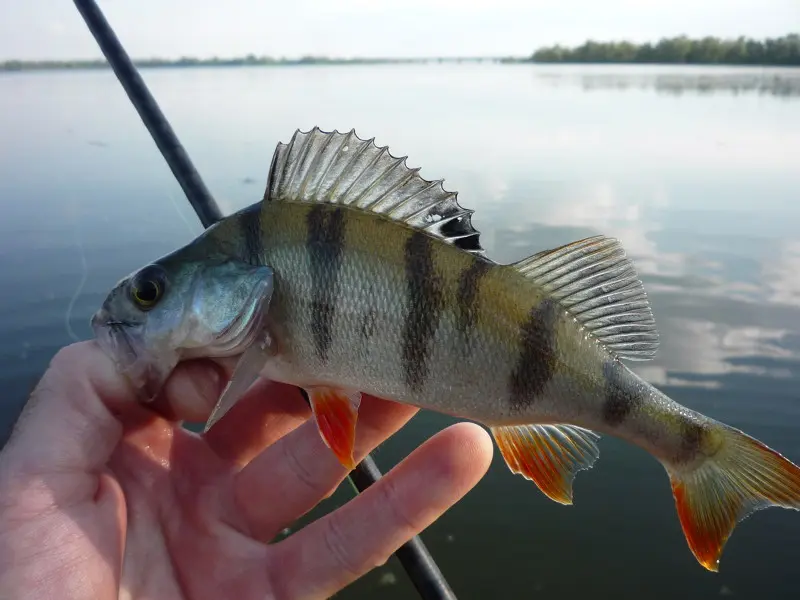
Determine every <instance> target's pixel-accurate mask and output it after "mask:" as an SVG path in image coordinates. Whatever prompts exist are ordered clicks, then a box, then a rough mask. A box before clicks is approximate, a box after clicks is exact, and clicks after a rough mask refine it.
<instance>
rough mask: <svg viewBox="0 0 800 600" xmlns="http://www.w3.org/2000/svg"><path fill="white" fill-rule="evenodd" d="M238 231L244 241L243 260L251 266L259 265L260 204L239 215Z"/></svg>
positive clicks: (260, 261)
mask: <svg viewBox="0 0 800 600" xmlns="http://www.w3.org/2000/svg"><path fill="white" fill-rule="evenodd" d="M238 225H239V229H240V230H241V231H242V238H243V239H244V254H245V256H244V260H245V261H246V262H248V263H250V264H251V265H256V264H259V265H260V264H261V263H262V259H261V254H262V253H263V252H264V246H263V242H262V237H263V236H262V235H261V204H260V203H257V204H254V205H253V206H250V207H249V208H247V209H246V210H243V211H242V212H241V213H239V219H238Z"/></svg>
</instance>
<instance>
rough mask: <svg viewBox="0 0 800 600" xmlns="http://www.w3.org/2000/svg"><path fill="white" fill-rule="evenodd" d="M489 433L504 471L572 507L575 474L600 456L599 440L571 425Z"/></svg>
mask: <svg viewBox="0 0 800 600" xmlns="http://www.w3.org/2000/svg"><path fill="white" fill-rule="evenodd" d="M491 431H492V435H493V436H494V439H495V441H496V442H497V446H498V447H499V448H500V453H501V454H502V455H503V458H504V459H505V461H506V464H507V465H508V468H509V469H511V471H512V472H513V473H517V474H519V475H522V476H523V477H525V479H529V480H531V481H533V482H534V483H535V484H536V485H537V486H538V487H539V489H540V490H541V491H542V492H543V493H544V494H546V495H547V496H548V497H549V498H550V499H551V500H554V501H556V502H558V503H560V504H572V482H573V480H574V479H575V474H576V473H577V472H578V471H580V470H581V469H589V468H591V467H592V465H593V464H594V462H595V461H596V460H597V458H598V457H599V456H600V449H599V448H598V447H597V444H596V443H595V440H596V439H598V437H599V436H598V435H597V434H596V433H594V432H592V431H589V430H588V429H582V428H580V427H575V426H572V425H511V426H506V427H492V428H491Z"/></svg>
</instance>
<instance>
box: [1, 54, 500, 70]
mask: <svg viewBox="0 0 800 600" xmlns="http://www.w3.org/2000/svg"><path fill="white" fill-rule="evenodd" d="M491 60H494V59H487V58H483V57H457V58H380V57H377V58H331V57H326V56H302V57H300V58H273V57H270V56H256V55H255V54H248V55H247V56H242V57H236V58H219V57H217V56H214V57H211V58H193V57H187V56H184V57H181V58H178V59H166V58H144V59H137V60H134V61H133V62H134V64H135V65H136V66H137V67H139V68H143V69H149V68H184V67H247V66H267V65H275V66H291V65H375V64H400V63H429V62H433V61H437V62H457V63H460V62H484V61H491ZM108 66H109V65H108V62H107V61H106V60H105V59H104V58H97V59H87V60H7V61H4V62H0V71H43V70H54V69H55V70H62V69H105V68H108Z"/></svg>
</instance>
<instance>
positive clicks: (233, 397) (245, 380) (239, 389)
mask: <svg viewBox="0 0 800 600" xmlns="http://www.w3.org/2000/svg"><path fill="white" fill-rule="evenodd" d="M270 354H271V351H270V342H269V336H268V334H266V332H265V333H264V338H263V339H262V340H259V341H257V342H255V343H254V344H251V345H250V347H248V348H247V350H245V351H244V353H243V354H242V356H241V358H240V359H239V362H238V363H237V364H236V368H235V369H234V370H233V375H232V376H231V380H230V381H229V382H228V385H227V386H225V389H224V390H223V392H222V395H221V396H220V397H219V400H217V404H216V406H214V409H213V410H212V411H211V416H209V417H208V421H207V422H206V426H205V428H203V433H205V432H207V431H208V430H209V429H211V427H212V426H213V425H214V424H215V423H216V422H217V421H219V420H220V419H221V418H222V417H223V416H225V413H227V412H228V411H229V410H230V409H231V408H233V405H234V404H236V403H237V402H238V401H239V400H240V399H241V398H242V396H243V395H244V393H245V392H246V391H247V390H248V389H249V388H250V386H251V385H253V382H254V381H255V380H256V379H258V374H259V373H260V372H261V370H262V369H263V368H264V365H266V363H267V360H268V359H269V357H270Z"/></svg>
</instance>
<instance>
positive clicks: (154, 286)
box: [130, 265, 167, 310]
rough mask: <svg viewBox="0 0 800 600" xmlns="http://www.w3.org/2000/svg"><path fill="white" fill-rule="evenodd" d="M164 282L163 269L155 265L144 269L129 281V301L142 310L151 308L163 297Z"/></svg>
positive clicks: (165, 279)
mask: <svg viewBox="0 0 800 600" xmlns="http://www.w3.org/2000/svg"><path fill="white" fill-rule="evenodd" d="M166 281H167V278H166V275H165V274H164V270H163V269H161V268H160V267H157V266H156V265H151V266H148V267H145V268H144V269H142V270H141V271H139V272H138V273H137V274H136V275H135V276H134V277H133V280H132V281H131V287H130V292H131V299H132V300H133V301H134V303H136V305H137V306H138V307H139V308H141V309H142V310H149V309H151V308H153V307H154V306H155V305H156V304H157V303H158V301H159V300H160V299H161V297H162V296H163V295H164V288H165V286H166Z"/></svg>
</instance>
